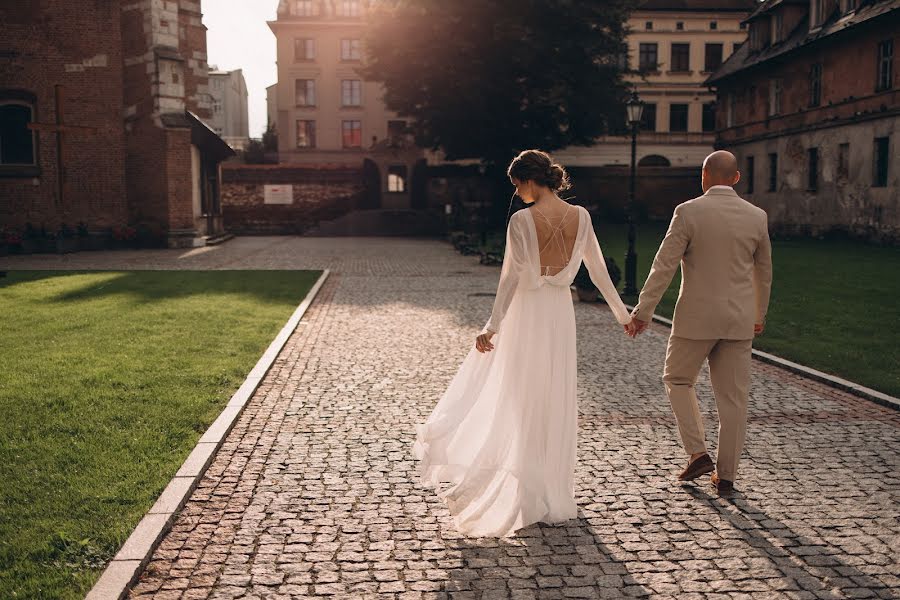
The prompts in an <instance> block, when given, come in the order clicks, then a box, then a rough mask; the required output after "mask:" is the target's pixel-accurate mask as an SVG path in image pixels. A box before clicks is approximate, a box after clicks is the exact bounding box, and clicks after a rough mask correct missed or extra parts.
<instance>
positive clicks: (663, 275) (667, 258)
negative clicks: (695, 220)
mask: <svg viewBox="0 0 900 600" xmlns="http://www.w3.org/2000/svg"><path fill="white" fill-rule="evenodd" d="M689 243H690V233H689V231H688V227H687V224H686V223H685V218H684V210H683V208H682V206H677V207H675V214H673V215H672V221H671V222H670V223H669V230H668V231H667V232H666V236H665V237H664V238H663V241H662V244H661V245H660V246H659V250H657V252H656V257H655V258H654V259H653V265H652V266H651V267H650V274H649V275H648V276H647V281H645V282H644V287H643V289H642V290H641V295H640V297H639V298H638V303H637V306H635V307H634V310H633V311H632V312H631V316H632V317H634V318H635V319H638V320H639V321H651V320H652V319H653V311H655V310H656V305H657V304H659V301H660V299H661V298H662V295H663V294H664V293H665V291H666V289H668V287H669V284H670V283H672V277H674V276H675V270H676V269H677V268H678V265H679V264H681V259H682V258H683V257H684V253H685V251H686V250H687V247H688V244H689Z"/></svg>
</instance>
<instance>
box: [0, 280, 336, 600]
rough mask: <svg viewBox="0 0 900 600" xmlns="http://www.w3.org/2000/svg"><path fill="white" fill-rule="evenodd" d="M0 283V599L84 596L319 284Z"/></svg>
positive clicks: (217, 282) (68, 281)
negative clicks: (288, 320)
mask: <svg viewBox="0 0 900 600" xmlns="http://www.w3.org/2000/svg"><path fill="white" fill-rule="evenodd" d="M318 276H319V273H318V272H312V271H209V272H192V271H138V272H89V273H85V272H79V273H73V272H46V271H44V272H34V271H31V272H11V273H9V275H8V277H6V278H4V279H0V311H2V315H3V326H2V328H0V348H2V352H3V361H2V363H0V598H4V599H6V598H83V597H84V595H85V593H86V592H87V591H88V590H89V589H90V588H91V586H92V585H93V583H94V582H95V581H96V579H97V577H99V574H100V573H101V572H102V569H103V567H104V566H105V564H106V562H107V561H109V560H110V559H111V558H112V557H113V556H114V555H115V553H116V552H117V551H118V549H119V547H120V546H121V545H122V543H123V542H124V541H125V539H126V538H127V537H128V535H129V534H130V532H131V531H132V529H133V528H134V527H135V525H136V524H137V523H138V521H139V520H140V519H141V517H142V516H143V514H144V513H145V512H146V511H147V510H148V509H149V508H150V507H151V506H152V505H153V503H154V501H155V500H156V498H157V496H158V495H159V494H160V493H161V492H162V490H163V489H164V488H165V486H166V484H167V483H168V482H169V480H170V479H171V478H172V476H174V474H175V472H176V471H177V470H178V468H179V466H180V465H181V463H182V462H183V461H184V459H185V458H186V457H187V455H188V454H189V453H190V450H191V449H192V448H193V446H194V444H195V443H196V442H197V440H198V439H199V438H200V436H201V435H202V433H203V432H204V431H205V430H206V429H207V427H208V426H209V425H210V424H211V423H212V421H213V420H215V418H216V416H217V415H218V414H219V412H221V410H222V408H223V407H224V406H225V404H226V403H227V401H228V399H229V398H230V396H231V395H232V394H233V393H234V391H235V390H237V388H238V387H239V385H240V384H241V382H242V381H243V379H244V377H245V376H246V374H247V373H248V372H249V371H250V369H251V368H252V367H253V365H254V364H255V363H256V361H257V360H258V359H259V357H260V356H261V355H262V353H263V352H264V351H265V349H266V347H268V345H269V343H270V342H271V341H272V339H273V338H274V337H275V335H276V334H277V333H278V331H279V330H280V329H281V327H282V326H283V325H284V324H285V322H286V321H287V319H288V318H289V317H290V315H291V314H292V313H293V311H294V309H295V308H296V306H297V305H298V304H299V303H300V302H301V301H302V300H303V298H304V297H305V296H306V294H307V292H308V291H309V289H310V288H311V287H312V285H313V284H314V283H315V281H316V279H317V278H318Z"/></svg>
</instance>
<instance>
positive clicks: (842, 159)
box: [837, 143, 850, 179]
mask: <svg viewBox="0 0 900 600" xmlns="http://www.w3.org/2000/svg"><path fill="white" fill-rule="evenodd" d="M848 175H850V144H846V143H845V144H841V145H840V146H838V165H837V176H838V179H847V176H848Z"/></svg>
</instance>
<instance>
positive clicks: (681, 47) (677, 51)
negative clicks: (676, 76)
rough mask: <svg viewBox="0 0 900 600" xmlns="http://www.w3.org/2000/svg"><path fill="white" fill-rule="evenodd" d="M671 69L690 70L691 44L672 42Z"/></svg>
mask: <svg viewBox="0 0 900 600" xmlns="http://www.w3.org/2000/svg"><path fill="white" fill-rule="evenodd" d="M672 70H673V71H690V70H691V45H690V44H672Z"/></svg>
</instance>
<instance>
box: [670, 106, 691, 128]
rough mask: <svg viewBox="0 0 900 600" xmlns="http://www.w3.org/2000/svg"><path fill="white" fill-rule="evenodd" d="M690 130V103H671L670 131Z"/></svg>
mask: <svg viewBox="0 0 900 600" xmlns="http://www.w3.org/2000/svg"><path fill="white" fill-rule="evenodd" d="M687 130H688V105H687V104H671V105H669V131H676V132H677V131H687Z"/></svg>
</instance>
